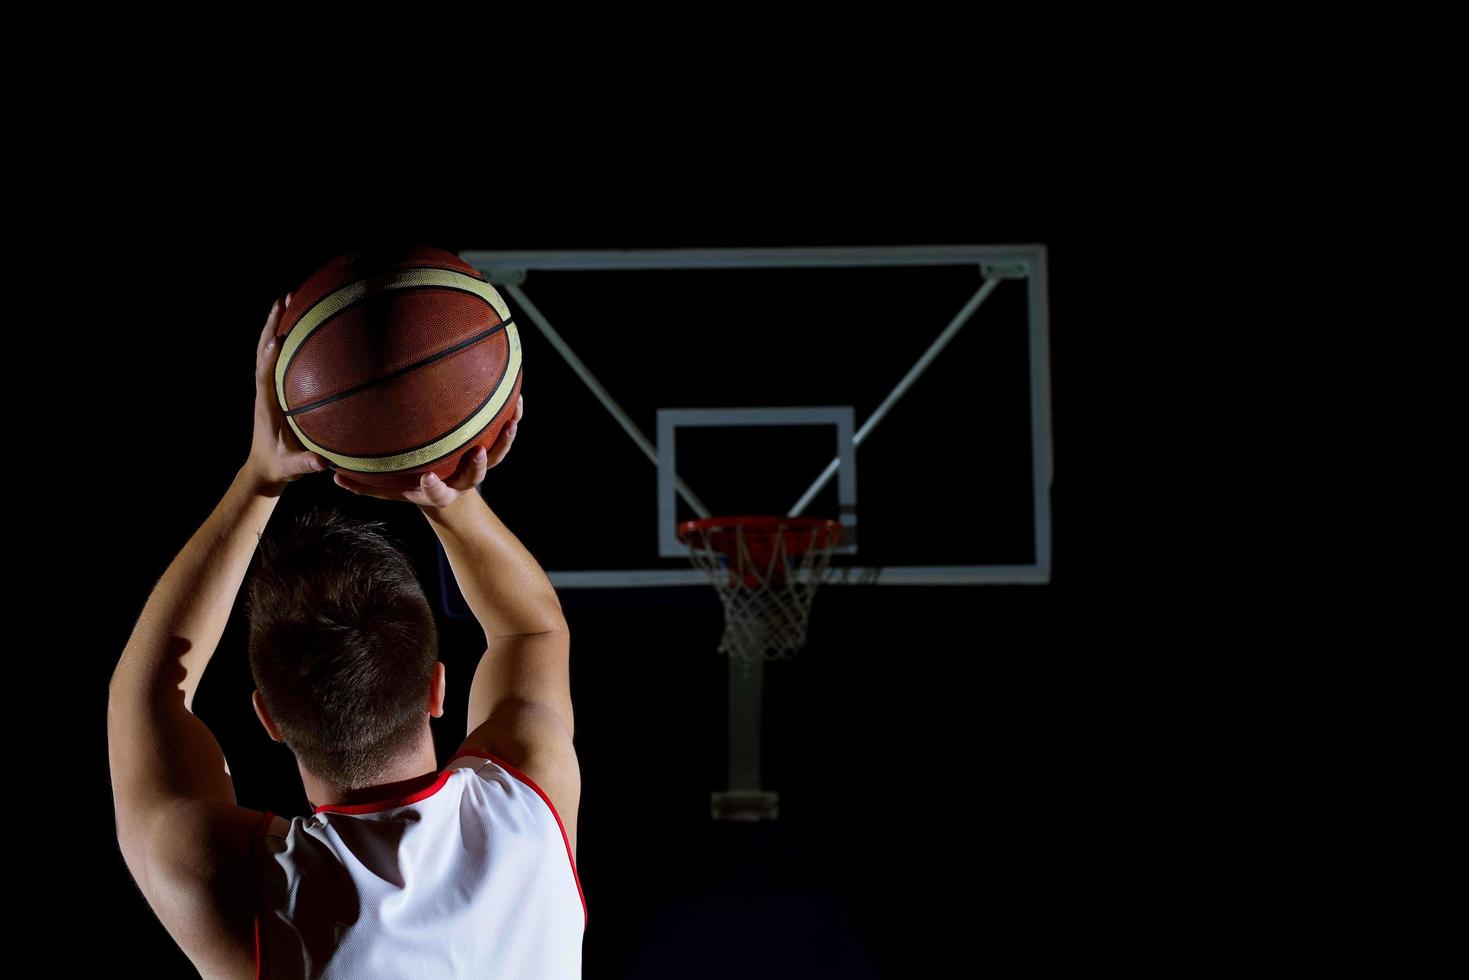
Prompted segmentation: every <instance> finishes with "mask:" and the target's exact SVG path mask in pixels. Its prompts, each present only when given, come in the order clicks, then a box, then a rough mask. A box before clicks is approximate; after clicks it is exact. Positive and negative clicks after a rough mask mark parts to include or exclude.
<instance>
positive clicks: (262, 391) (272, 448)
mask: <svg viewBox="0 0 1469 980" xmlns="http://www.w3.org/2000/svg"><path fill="white" fill-rule="evenodd" d="M290 305H291V294H290V293H287V294H286V298H285V300H284V302H283V301H281V300H276V302H275V305H273V306H272V307H271V308H270V315H269V316H267V317H266V318H265V327H264V329H262V330H261V331H260V338H259V339H258V340H257V341H256V342H255V435H254V438H253V439H252V441H251V443H250V457H249V459H248V460H246V462H245V469H246V470H247V471H248V473H249V475H250V477H251V478H252V479H253V480H254V481H255V482H256V484H257V485H258V486H259V487H260V489H261V490H262V491H263V492H266V493H269V494H271V495H272V496H278V495H279V494H280V493H281V492H282V491H284V490H285V488H286V484H287V483H290V482H292V481H294V480H299V479H300V478H301V477H303V476H305V475H306V474H307V473H316V472H319V471H325V470H326V469H327V460H326V458H325V457H324V456H320V455H318V454H316V453H313V452H308V451H307V450H306V449H305V447H303V446H302V445H301V442H300V440H299V439H297V438H296V433H295V432H293V431H292V430H291V427H290V426H289V425H287V424H286V419H285V415H284V414H283V413H282V412H281V406H280V402H278V401H277V400H276V397H275V365H276V361H277V360H279V359H280V356H281V349H280V344H279V343H277V341H276V336H275V331H276V327H277V326H278V325H279V323H280V319H281V316H282V315H283V314H284V313H285V311H286V310H287V309H288V308H289V307H290Z"/></svg>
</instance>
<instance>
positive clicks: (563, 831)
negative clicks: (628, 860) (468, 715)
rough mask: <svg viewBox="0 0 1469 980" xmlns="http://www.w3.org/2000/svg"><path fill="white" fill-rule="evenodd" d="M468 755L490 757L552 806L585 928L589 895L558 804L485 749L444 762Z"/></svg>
mask: <svg viewBox="0 0 1469 980" xmlns="http://www.w3.org/2000/svg"><path fill="white" fill-rule="evenodd" d="M466 755H473V756H478V757H479V758H481V759H489V760H490V761H491V762H493V763H494V764H495V765H497V766H499V767H500V768H501V769H504V770H505V771H506V772H508V773H510V774H511V775H512V776H514V777H515V778H516V779H518V780H520V781H521V782H522V783H525V784H526V785H527V786H529V787H530V788H531V789H533V790H535V791H536V793H537V794H538V795H539V796H540V798H541V799H543V800H545V801H546V806H548V807H550V808H551V816H553V817H555V818H556V826H557V827H560V828H561V842H562V843H563V844H565V845H566V857H567V859H568V860H570V861H571V877H572V878H573V879H574V880H575V881H576V894H577V895H578V896H579V897H580V898H581V915H582V928H583V929H585V928H586V926H587V896H586V894H585V893H584V892H582V890H581V876H580V875H578V874H577V872H576V855H574V854H572V853H571V838H570V837H568V836H566V825H565V824H564V823H562V822H561V814H559V813H557V812H556V804H554V803H552V802H551V798H550V797H549V796H547V795H546V791H545V790H543V789H541V788H540V787H539V786H537V785H536V782H535V780H533V779H531V778H530V777H529V776H527V775H526V774H525V773H523V772H521V771H520V770H519V769H517V768H515V767H514V766H512V765H511V764H510V763H508V762H506V761H505V760H504V759H501V758H499V757H497V756H493V755H491V754H490V753H488V752H486V751H484V750H483V749H462V750H460V751H459V752H458V753H457V754H455V756H454V758H453V759H450V760H449V761H448V762H446V763H444V765H445V766H448V765H450V764H451V763H453V762H454V760H455V759H460V758H463V757H464V756H466ZM447 771H448V770H447V769H445V772H447Z"/></svg>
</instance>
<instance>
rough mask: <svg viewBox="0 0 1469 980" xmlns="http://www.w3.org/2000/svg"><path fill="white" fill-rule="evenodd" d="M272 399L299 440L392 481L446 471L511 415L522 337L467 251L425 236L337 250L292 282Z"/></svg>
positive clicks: (395, 484) (351, 468) (355, 474)
mask: <svg viewBox="0 0 1469 980" xmlns="http://www.w3.org/2000/svg"><path fill="white" fill-rule="evenodd" d="M276 343H277V345H278V346H279V348H280V357H279V359H278V360H277V362H276V368H275V392H276V399H277V400H278V401H279V402H280V406H281V411H282V413H283V414H284V416H285V420H286V424H287V425H289V426H290V427H291V428H292V430H293V431H294V432H295V434H296V438H297V439H299V440H300V442H301V446H302V448H304V449H306V450H309V451H311V452H314V453H320V454H321V455H322V456H323V457H325V458H326V459H327V461H328V462H329V463H330V465H331V468H332V469H334V470H340V471H342V472H343V473H345V474H347V475H348V476H350V477H351V478H352V479H354V480H356V481H358V482H360V483H365V484H369V485H371V486H376V487H383V488H385V489H390V490H411V489H413V488H415V487H417V486H418V483H419V478H420V477H421V476H422V475H423V474H424V473H427V472H429V471H432V472H433V473H435V474H436V475H437V476H438V477H439V479H441V480H447V479H448V478H449V477H450V476H451V475H452V474H453V473H454V471H455V470H456V468H457V467H458V466H459V461H460V459H461V458H462V457H463V456H465V454H467V453H473V452H474V447H476V446H484V447H485V449H486V450H488V449H489V448H490V446H492V445H493V444H494V442H495V439H496V438H497V437H498V436H499V434H500V429H501V427H502V426H503V425H504V424H505V423H506V422H507V421H509V420H510V418H511V417H512V416H513V415H514V414H515V401H516V398H517V397H518V396H519V394H520V383H521V350H520V335H519V333H518V332H517V330H516V327H515V322H514V320H513V318H512V317H511V315H510V309H509V307H508V306H507V305H506V304H505V300H504V299H503V298H502V297H501V296H500V294H499V292H498V291H496V289H495V287H494V286H492V285H491V284H490V283H489V281H488V280H487V279H486V278H485V277H484V276H483V275H481V274H480V272H479V270H477V269H475V268H474V267H473V266H472V265H469V264H468V263H466V262H464V261H463V260H461V259H460V258H459V257H458V256H457V255H454V254H453V253H451V252H446V251H443V250H441V249H437V248H432V247H428V246H422V245H415V246H405V247H401V248H392V249H382V248H379V249H370V250H369V249H363V250H358V251H352V252H348V253H346V254H344V255H340V256H338V257H336V258H335V259H333V260H332V261H330V262H328V263H327V264H326V265H324V266H322V267H321V268H320V269H318V270H317V271H316V272H315V273H313V274H312V275H311V276H310V277H309V278H308V279H307V280H306V281H305V282H303V283H302V284H301V286H300V287H299V288H297V289H296V290H294V294H293V295H292V297H291V305H290V308H289V309H287V310H286V311H285V313H284V315H283V316H282V317H281V321H280V324H279V326H278V327H277V329H276Z"/></svg>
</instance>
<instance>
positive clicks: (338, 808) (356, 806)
mask: <svg viewBox="0 0 1469 980" xmlns="http://www.w3.org/2000/svg"><path fill="white" fill-rule="evenodd" d="M448 781H449V771H448V770H447V769H445V770H444V771H443V772H441V773H439V778H438V779H436V780H434V781H433V782H432V783H431V784H429V785H428V786H425V787H424V788H423V789H421V790H419V791H418V792H416V793H412V794H410V795H408V796H402V797H399V798H398V799H396V800H382V801H379V802H377V803H323V804H322V805H321V806H314V807H312V808H311V812H312V813H376V812H377V811H379V810H390V809H392V808H393V807H395V806H407V805H408V804H409V803H417V802H418V801H419V800H426V799H428V798H429V797H430V796H433V795H434V794H435V793H437V792H438V791H439V790H441V789H443V788H444V784H445V783H447V782H448Z"/></svg>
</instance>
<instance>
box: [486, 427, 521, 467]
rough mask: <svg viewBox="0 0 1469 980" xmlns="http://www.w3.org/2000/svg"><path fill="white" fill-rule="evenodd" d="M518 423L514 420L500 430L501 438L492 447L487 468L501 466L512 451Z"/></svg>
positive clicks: (487, 460)
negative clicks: (511, 446) (511, 445)
mask: <svg viewBox="0 0 1469 980" xmlns="http://www.w3.org/2000/svg"><path fill="white" fill-rule="evenodd" d="M517 425H518V423H516V422H514V421H512V422H510V423H509V424H508V425H506V426H505V428H503V429H501V430H500V438H498V439H496V440H495V444H494V446H492V447H490V453H489V458H488V459H486V460H485V469H487V470H488V469H493V468H494V467H496V466H499V465H500V463H501V462H502V461H503V460H504V459H505V456H506V455H507V454H508V453H509V452H510V444H511V443H513V442H515V430H516V427H517Z"/></svg>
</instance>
